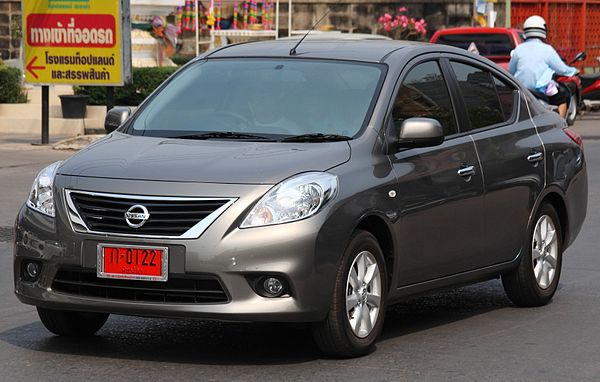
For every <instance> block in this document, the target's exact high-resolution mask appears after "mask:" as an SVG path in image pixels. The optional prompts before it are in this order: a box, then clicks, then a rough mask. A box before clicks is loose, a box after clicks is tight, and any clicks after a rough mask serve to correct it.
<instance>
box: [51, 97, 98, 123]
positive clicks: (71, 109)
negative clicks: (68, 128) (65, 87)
mask: <svg viewBox="0 0 600 382" xmlns="http://www.w3.org/2000/svg"><path fill="white" fill-rule="evenodd" d="M58 97H59V98H60V107H61V109H62V115H63V118H68V119H70V118H73V119H80V118H85V112H86V109H87V104H88V100H89V99H90V96H89V95H87V94H65V95H59V96H58Z"/></svg>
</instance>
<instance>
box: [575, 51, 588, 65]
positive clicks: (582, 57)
mask: <svg viewBox="0 0 600 382" xmlns="http://www.w3.org/2000/svg"><path fill="white" fill-rule="evenodd" d="M586 58H587V54H585V52H579V53H577V54H576V55H575V58H574V59H573V61H571V63H574V62H579V61H584V60H585V59H586Z"/></svg>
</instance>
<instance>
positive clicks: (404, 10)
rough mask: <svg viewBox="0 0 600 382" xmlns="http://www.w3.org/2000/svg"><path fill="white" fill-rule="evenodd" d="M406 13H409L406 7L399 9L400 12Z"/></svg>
mask: <svg viewBox="0 0 600 382" xmlns="http://www.w3.org/2000/svg"><path fill="white" fill-rule="evenodd" d="M406 11H408V8H406V7H400V8H398V12H406Z"/></svg>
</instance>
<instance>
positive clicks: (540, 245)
mask: <svg viewBox="0 0 600 382" xmlns="http://www.w3.org/2000/svg"><path fill="white" fill-rule="evenodd" d="M531 259H532V266H533V274H534V276H535V280H536V281H537V284H538V286H539V287H540V288H542V289H547V288H548V287H549V286H550V285H551V284H552V281H553V280H554V276H555V275H556V267H557V262H558V239H557V237H556V226H555V225H554V222H553V221H552V219H551V218H550V217H549V216H548V215H542V216H541V217H540V218H539V219H538V221H537V223H536V225H535V229H534V231H533V240H532V243H531Z"/></svg>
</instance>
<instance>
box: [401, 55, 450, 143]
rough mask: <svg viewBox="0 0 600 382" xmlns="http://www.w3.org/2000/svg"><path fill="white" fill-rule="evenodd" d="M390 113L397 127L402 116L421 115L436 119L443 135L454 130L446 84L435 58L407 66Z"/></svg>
mask: <svg viewBox="0 0 600 382" xmlns="http://www.w3.org/2000/svg"><path fill="white" fill-rule="evenodd" d="M392 117H393V119H394V125H395V126H396V128H397V129H400V125H402V122H403V121H404V120H405V119H408V118H413V117H422V118H433V119H436V120H438V121H439V122H440V124H441V125H442V127H443V129H444V135H452V134H455V133H456V132H457V129H456V122H455V119H454V111H453V110H452V102H451V101H450V95H449V93H448V87H447V86H446V82H445V81H444V76H443V75H442V71H441V69H440V66H439V64H438V63H437V62H436V61H428V62H424V63H422V64H419V65H417V66H415V67H414V68H412V69H411V70H410V72H409V73H408V75H407V76H406V77H405V78H404V81H403V82H402V85H401V86H400V90H399V91H398V95H397V96H396V100H395V101H394V110H393V111H392Z"/></svg>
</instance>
